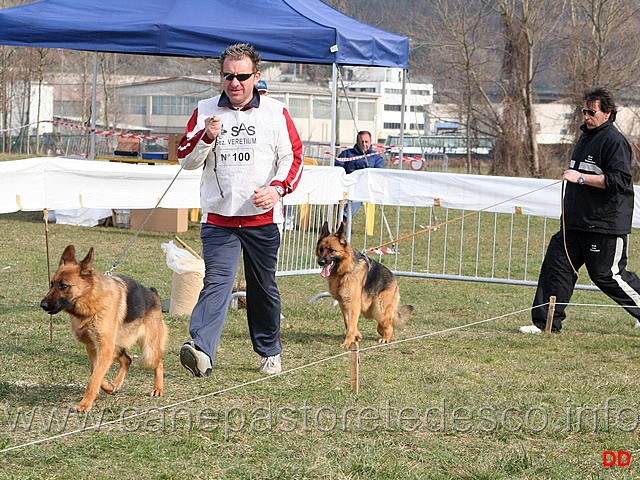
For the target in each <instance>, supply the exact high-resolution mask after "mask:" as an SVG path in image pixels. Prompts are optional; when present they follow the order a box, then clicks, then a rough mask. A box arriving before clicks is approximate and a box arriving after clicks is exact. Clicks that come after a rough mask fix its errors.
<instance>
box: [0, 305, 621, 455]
mask: <svg viewBox="0 0 640 480" xmlns="http://www.w3.org/2000/svg"><path fill="white" fill-rule="evenodd" d="M545 305H549V303H548V302H547V303H543V304H540V305H536V306H535V307H531V308H523V309H521V310H516V311H514V312H509V313H505V314H502V315H498V316H495V317H491V318H486V319H484V320H478V321H477V322H471V323H467V324H465V325H459V326H457V327H451V328H446V329H444V330H439V331H437V332H431V333H425V334H423V335H417V336H415V337H410V338H405V339H402V340H395V341H393V342H389V343H380V344H377V345H372V346H371V347H365V348H361V349H360V352H364V351H368V350H374V349H378V348H385V347H391V346H393V345H399V344H401V343H406V342H411V341H415V340H422V339H424V338H428V337H434V336H436V335H442V334H445V333H450V332H454V331H457V330H462V329H464V328H469V327H474V326H476V325H481V324H483V323H488V322H492V321H495V320H500V319H503V318H506V317H510V316H513V315H518V314H520V313H524V312H527V311H531V310H534V309H536V308H541V307H544V306H545ZM556 305H566V306H575V307H613V308H624V307H622V306H621V305H610V304H590V303H556ZM351 353H352V352H351V351H350V350H345V351H344V352H342V353H339V354H337V355H333V356H330V357H326V358H323V359H320V360H316V361H314V362H311V363H307V364H305V365H300V366H298V367H294V368H291V369H289V370H285V371H283V372H280V373H277V374H275V375H270V376H266V377H260V378H257V379H255V380H250V381H248V382H245V383H241V384H238V385H232V386H230V387H226V388H223V389H221V390H216V391H215V392H210V393H207V394H204V395H199V396H197V397H193V398H189V399H186V400H181V401H179V402H175V403H172V404H170V405H164V406H161V407H154V408H150V409H149V410H145V411H143V412H139V413H136V414H132V415H129V416H127V417H121V418H118V419H116V420H111V421H108V422H99V423H98V424H96V425H91V426H88V427H84V428H80V429H77V430H73V431H70V432H65V433H61V434H59V435H54V436H51V437H46V438H41V439H39V440H33V441H31V442H27V443H23V444H20V445H14V446H12V447H7V448H4V449H2V450H0V454H2V453H6V452H10V451H13V450H19V449H22V448H26V447H30V446H33V445H38V444H41V443H46V442H50V441H52V440H57V439H60V438H64V437H68V436H71V435H76V434H79V433H84V432H89V431H92V430H98V429H100V428H103V427H106V426H109V425H115V424H118V423H123V422H125V421H128V420H133V419H136V418H139V417H142V416H145V415H149V414H152V413H157V412H161V411H165V410H170V409H172V408H175V407H179V406H181V405H185V404H187V403H192V402H196V401H198V400H203V399H206V398H209V397H213V396H217V395H221V394H223V393H227V392H231V391H234V390H239V389H241V388H244V387H247V386H250V385H255V384H258V383H261V382H266V381H268V380H271V379H273V378H276V377H280V376H282V375H288V374H290V373H294V372H297V371H300V370H303V369H305V368H309V367H313V366H315V365H319V364H321V363H326V362H329V361H331V360H335V359H336V358H340V357H344V356H346V355H350V354H351Z"/></svg>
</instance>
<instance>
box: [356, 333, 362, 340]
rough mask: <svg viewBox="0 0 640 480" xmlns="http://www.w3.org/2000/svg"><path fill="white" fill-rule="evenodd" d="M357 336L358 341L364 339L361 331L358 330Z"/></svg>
mask: <svg viewBox="0 0 640 480" xmlns="http://www.w3.org/2000/svg"><path fill="white" fill-rule="evenodd" d="M355 338H356V342H360V341H362V334H361V333H360V332H356V336H355Z"/></svg>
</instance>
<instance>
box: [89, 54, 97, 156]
mask: <svg viewBox="0 0 640 480" xmlns="http://www.w3.org/2000/svg"><path fill="white" fill-rule="evenodd" d="M97 87H98V52H97V51H95V52H93V85H92V88H91V154H90V157H89V158H90V160H95V159H96V103H97V102H96V89H97Z"/></svg>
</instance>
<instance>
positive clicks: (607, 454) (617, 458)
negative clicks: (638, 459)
mask: <svg viewBox="0 0 640 480" xmlns="http://www.w3.org/2000/svg"><path fill="white" fill-rule="evenodd" d="M630 463H631V454H630V453H629V452H625V451H624V450H619V451H617V452H612V451H610V450H605V451H604V452H602V465H603V466H605V467H614V466H616V465H617V466H618V467H628V466H629V464H630Z"/></svg>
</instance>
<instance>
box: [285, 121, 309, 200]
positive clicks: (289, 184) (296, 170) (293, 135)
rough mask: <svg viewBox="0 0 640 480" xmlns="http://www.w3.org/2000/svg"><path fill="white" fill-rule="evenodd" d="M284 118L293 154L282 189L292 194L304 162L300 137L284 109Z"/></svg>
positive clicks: (300, 175)
mask: <svg viewBox="0 0 640 480" xmlns="http://www.w3.org/2000/svg"><path fill="white" fill-rule="evenodd" d="M283 113H284V118H285V119H286V122H287V131H288V133H289V141H290V142H291V151H292V152H293V163H292V164H291V168H290V169H289V173H288V174H287V177H286V178H285V180H284V182H282V183H283V185H282V188H284V191H285V193H291V192H293V191H294V190H295V189H296V187H297V186H298V182H300V177H302V168H303V165H304V161H303V158H302V141H301V140H300V135H299V134H298V130H297V129H296V126H295V125H294V123H293V120H291V116H290V115H289V112H288V111H287V109H286V108H284V109H283Z"/></svg>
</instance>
